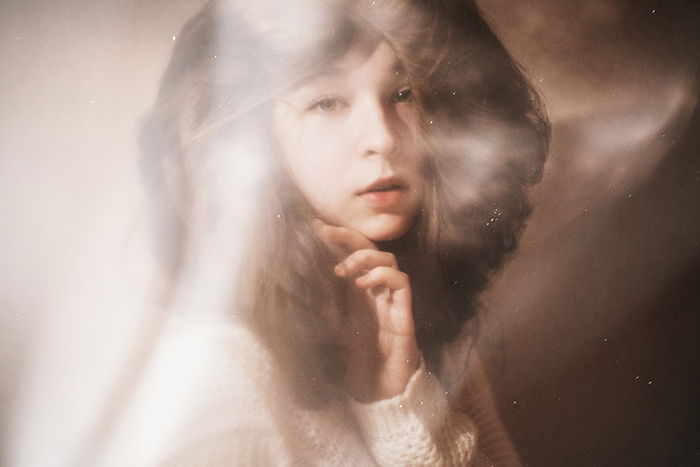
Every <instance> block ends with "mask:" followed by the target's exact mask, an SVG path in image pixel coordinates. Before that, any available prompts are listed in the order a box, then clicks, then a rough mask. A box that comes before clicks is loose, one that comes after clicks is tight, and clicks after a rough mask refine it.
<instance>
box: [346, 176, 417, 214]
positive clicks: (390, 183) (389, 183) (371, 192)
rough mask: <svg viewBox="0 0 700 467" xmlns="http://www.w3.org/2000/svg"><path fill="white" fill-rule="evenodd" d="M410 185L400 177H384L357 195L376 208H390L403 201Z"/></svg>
mask: <svg viewBox="0 0 700 467" xmlns="http://www.w3.org/2000/svg"><path fill="white" fill-rule="evenodd" d="M407 190H408V185H407V184H406V183H405V182H404V181H403V180H401V179H400V178H399V177H384V178H380V179H378V180H375V181H374V182H372V183H371V184H369V185H368V186H366V187H365V188H363V189H362V190H360V191H359V192H358V193H357V195H358V196H359V197H360V198H362V199H363V200H364V201H365V202H366V203H367V204H369V205H370V206H372V207H375V208H390V207H394V206H396V205H397V204H399V203H400V202H401V199H402V198H403V196H404V195H405V193H406V191H407Z"/></svg>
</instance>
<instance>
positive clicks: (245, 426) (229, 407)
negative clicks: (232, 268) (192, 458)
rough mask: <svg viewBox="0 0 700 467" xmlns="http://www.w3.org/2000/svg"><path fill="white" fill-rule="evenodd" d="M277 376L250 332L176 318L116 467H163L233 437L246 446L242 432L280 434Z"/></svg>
mask: <svg viewBox="0 0 700 467" xmlns="http://www.w3.org/2000/svg"><path fill="white" fill-rule="evenodd" d="M274 373H275V372H274V369H273V367H272V365H271V359H270V358H269V355H268V352H267V351H265V349H264V348H263V347H262V346H261V345H260V343H259V341H258V340H257V339H256V338H255V336H254V335H253V333H252V332H251V331H249V330H248V329H247V328H245V327H244V326H238V325H235V324H230V323H222V322H206V321H194V320H191V319H180V320H174V321H173V322H172V323H171V324H169V325H168V326H167V327H166V329H165V330H164V332H163V334H162V335H161V337H160V338H159V341H158V343H157V345H156V347H155V350H154V352H153V355H152V357H151V358H150V361H149V364H148V365H147V367H146V368H145V370H144V374H143V376H142V378H141V381H140V383H139V385H138V389H137V391H136V393H135V396H134V399H133V401H132V403H131V404H130V407H129V408H128V410H127V413H126V415H125V417H124V420H123V423H122V424H121V425H122V426H121V427H120V430H119V434H118V436H117V439H116V443H115V451H114V452H113V454H114V455H113V456H111V457H113V458H114V459H115V460H118V461H119V462H114V463H113V464H110V463H109V462H108V465H157V464H160V463H161V462H162V461H163V460H165V459H171V458H173V457H174V456H177V455H179V453H181V452H183V451H187V450H188V449H190V448H191V447H192V446H198V445H202V443H206V444H207V445H211V444H212V443H210V442H209V440H216V439H228V440H229V441H230V440H231V439H232V438H231V436H233V439H235V440H236V442H237V444H240V443H241V442H243V441H245V439H244V438H242V437H241V436H239V435H237V434H236V433H241V434H246V433H263V432H265V433H266V432H270V431H271V430H274V422H273V420H272V418H271V417H270V416H269V413H270V408H269V405H270V404H269V401H268V400H267V398H269V397H268V395H269V394H270V393H271V392H270V391H269V390H268V388H267V387H266V386H267V385H270V384H274V383H273V382H272V381H273V379H274ZM246 436H247V435H246ZM219 444H221V443H219ZM217 446H218V445H217ZM222 446H223V444H222ZM217 449H218V448H217ZM126 460H128V462H121V461H126Z"/></svg>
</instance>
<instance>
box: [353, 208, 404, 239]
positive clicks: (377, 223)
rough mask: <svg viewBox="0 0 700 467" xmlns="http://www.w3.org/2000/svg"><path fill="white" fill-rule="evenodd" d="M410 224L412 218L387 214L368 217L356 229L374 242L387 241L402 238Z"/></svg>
mask: <svg viewBox="0 0 700 467" xmlns="http://www.w3.org/2000/svg"><path fill="white" fill-rule="evenodd" d="M410 225H411V221H410V219H405V218H403V216H393V215H388V214H385V215H382V216H379V218H377V219H375V218H372V219H368V220H367V221H366V222H364V223H363V225H360V226H358V228H357V229H355V230H357V231H358V232H360V233H361V234H362V235H364V236H365V237H367V238H369V239H370V240H372V241H373V242H387V241H390V240H396V239H398V238H401V237H402V236H403V235H404V234H405V233H406V232H407V231H408V228H409V227H410Z"/></svg>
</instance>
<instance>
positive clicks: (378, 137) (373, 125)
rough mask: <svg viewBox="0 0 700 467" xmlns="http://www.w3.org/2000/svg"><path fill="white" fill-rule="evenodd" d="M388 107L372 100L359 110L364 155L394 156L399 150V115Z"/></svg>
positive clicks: (361, 144)
mask: <svg viewBox="0 0 700 467" xmlns="http://www.w3.org/2000/svg"><path fill="white" fill-rule="evenodd" d="M388 107H389V106H386V105H383V104H382V103H381V102H371V103H368V104H367V105H366V107H365V109H364V111H363V112H359V115H358V120H359V124H360V126H361V128H362V131H361V132H360V151H361V153H362V155H363V156H364V157H369V156H375V155H381V156H383V157H393V156H394V155H396V154H397V153H398V152H399V138H398V135H397V130H398V121H397V116H396V115H394V114H393V113H392V110H393V109H391V108H390V107H389V108H388Z"/></svg>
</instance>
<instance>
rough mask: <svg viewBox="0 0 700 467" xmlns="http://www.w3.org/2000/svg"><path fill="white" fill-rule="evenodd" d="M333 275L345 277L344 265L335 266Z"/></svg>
mask: <svg viewBox="0 0 700 467" xmlns="http://www.w3.org/2000/svg"><path fill="white" fill-rule="evenodd" d="M335 274H336V275H338V276H341V277H342V276H344V275H345V265H344V264H343V263H338V264H336V265H335Z"/></svg>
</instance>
